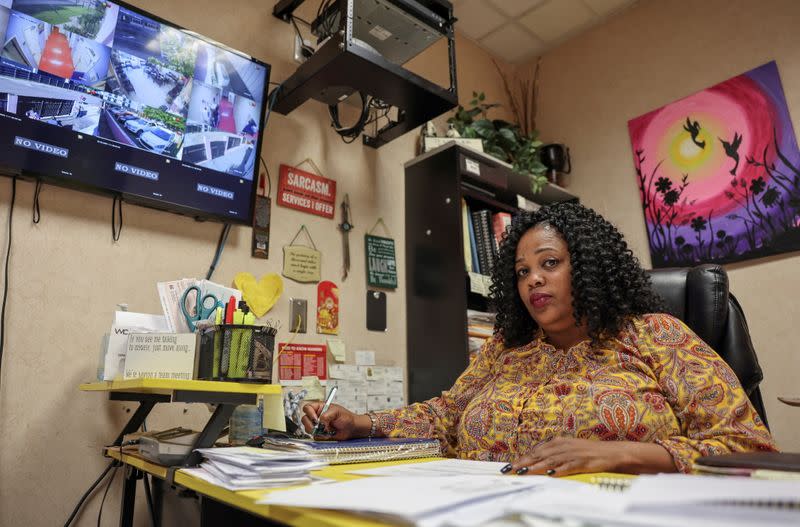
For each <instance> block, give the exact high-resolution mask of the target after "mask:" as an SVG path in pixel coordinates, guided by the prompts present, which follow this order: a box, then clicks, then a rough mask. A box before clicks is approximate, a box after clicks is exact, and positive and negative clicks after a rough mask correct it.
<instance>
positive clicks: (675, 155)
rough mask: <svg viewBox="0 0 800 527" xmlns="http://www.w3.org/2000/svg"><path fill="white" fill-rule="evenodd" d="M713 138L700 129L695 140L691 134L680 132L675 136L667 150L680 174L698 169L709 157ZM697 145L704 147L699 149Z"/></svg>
mask: <svg viewBox="0 0 800 527" xmlns="http://www.w3.org/2000/svg"><path fill="white" fill-rule="evenodd" d="M713 140H714V138H713V137H712V136H711V135H710V134H708V133H706V131H705V130H703V129H701V130H700V133H699V134H697V137H696V138H695V139H692V136H691V134H689V132H686V131H682V132H680V133H678V134H676V136H675V139H674V140H673V141H672V144H671V145H670V148H669V153H670V158H671V159H672V162H673V163H675V165H676V166H677V167H678V169H679V170H681V171H682V172H691V171H693V170H696V169H698V168H699V167H701V166H702V165H703V163H704V162H705V161H706V160H707V159H708V157H709V156H710V155H711V150H712V149H711V144H712V141H713ZM699 145H704V147H701V146H699Z"/></svg>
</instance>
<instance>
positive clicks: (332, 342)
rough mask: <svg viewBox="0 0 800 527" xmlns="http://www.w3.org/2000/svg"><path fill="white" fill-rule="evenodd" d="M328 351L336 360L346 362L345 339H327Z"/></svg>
mask: <svg viewBox="0 0 800 527" xmlns="http://www.w3.org/2000/svg"><path fill="white" fill-rule="evenodd" d="M327 343H328V351H330V352H331V355H333V358H334V360H336V362H344V350H345V348H344V341H343V340H341V339H327Z"/></svg>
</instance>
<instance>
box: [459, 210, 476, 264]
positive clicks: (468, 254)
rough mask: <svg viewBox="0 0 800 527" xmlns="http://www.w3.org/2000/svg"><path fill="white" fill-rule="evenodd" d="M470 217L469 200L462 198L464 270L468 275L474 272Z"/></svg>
mask: <svg viewBox="0 0 800 527" xmlns="http://www.w3.org/2000/svg"><path fill="white" fill-rule="evenodd" d="M469 224H470V217H469V207H468V206H467V200H465V199H464V198H461V234H462V236H463V242H464V268H465V269H466V270H467V272H468V273H471V272H472V271H473V268H472V242H471V241H470V239H471V238H470V235H469V233H470V230H469Z"/></svg>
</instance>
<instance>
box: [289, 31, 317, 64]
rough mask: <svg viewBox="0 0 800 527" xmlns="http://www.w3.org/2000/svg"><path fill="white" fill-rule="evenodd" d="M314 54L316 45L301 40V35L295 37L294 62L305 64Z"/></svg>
mask: <svg viewBox="0 0 800 527" xmlns="http://www.w3.org/2000/svg"><path fill="white" fill-rule="evenodd" d="M313 53H314V45H313V44H312V43H311V41H310V40H306V39H302V40H301V39H300V35H295V36H294V61H295V62H299V63H300V64H302V63H304V62H305V61H306V60H307V59H308V57H310V56H311V55H312V54H313Z"/></svg>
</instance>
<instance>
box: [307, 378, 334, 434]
mask: <svg viewBox="0 0 800 527" xmlns="http://www.w3.org/2000/svg"><path fill="white" fill-rule="evenodd" d="M337 389H338V386H334V387H333V388H331V391H330V392H328V397H326V398H325V404H323V405H322V410H320V412H319V415H317V423H316V424H315V425H314V428H313V430H311V435H312V436H316V435H319V433H320V430H319V425H320V423H321V421H320V418H321V417H322V414H324V413H325V412H327V411H328V408H330V406H331V403H332V402H333V398H334V397H335V396H336V390H337Z"/></svg>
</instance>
